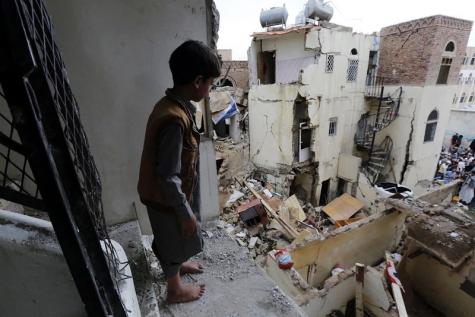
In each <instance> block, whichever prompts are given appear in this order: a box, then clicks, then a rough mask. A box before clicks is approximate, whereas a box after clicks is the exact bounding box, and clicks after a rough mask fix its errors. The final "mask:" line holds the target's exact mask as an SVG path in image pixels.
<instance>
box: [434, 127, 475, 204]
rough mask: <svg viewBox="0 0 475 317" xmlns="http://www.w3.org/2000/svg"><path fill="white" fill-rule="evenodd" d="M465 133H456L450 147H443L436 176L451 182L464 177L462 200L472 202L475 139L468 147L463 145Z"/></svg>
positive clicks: (467, 202)
mask: <svg viewBox="0 0 475 317" xmlns="http://www.w3.org/2000/svg"><path fill="white" fill-rule="evenodd" d="M462 140H463V135H459V134H457V133H456V134H454V135H453V136H452V139H451V145H450V147H449V148H448V149H446V148H443V149H442V153H441V156H440V160H439V164H438V167H437V173H436V176H435V178H436V179H439V180H443V181H444V183H449V182H451V181H453V180H455V179H463V181H464V182H463V184H462V187H461V189H460V193H459V197H460V202H461V203H462V204H465V205H469V204H470V203H472V200H473V198H474V196H475V192H474V191H475V139H473V140H471V142H470V145H469V146H468V147H464V146H463V145H462Z"/></svg>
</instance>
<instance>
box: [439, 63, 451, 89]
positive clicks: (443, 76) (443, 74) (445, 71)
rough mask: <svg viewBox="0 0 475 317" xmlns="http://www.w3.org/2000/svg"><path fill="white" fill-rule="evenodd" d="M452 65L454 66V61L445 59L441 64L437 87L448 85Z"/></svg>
mask: <svg viewBox="0 0 475 317" xmlns="http://www.w3.org/2000/svg"><path fill="white" fill-rule="evenodd" d="M450 65H452V59H451V58H447V57H444V58H442V63H441V64H440V70H439V76H438V77H437V85H444V84H447V78H448V77H449V72H450Z"/></svg>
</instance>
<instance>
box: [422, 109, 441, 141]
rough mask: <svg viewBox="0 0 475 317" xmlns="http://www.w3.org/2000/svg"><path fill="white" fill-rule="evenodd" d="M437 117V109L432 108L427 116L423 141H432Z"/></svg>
mask: <svg viewBox="0 0 475 317" xmlns="http://www.w3.org/2000/svg"><path fill="white" fill-rule="evenodd" d="M438 119H439V113H438V112H437V110H432V111H431V113H430V114H429V116H428V117H427V122H426V132H425V133H424V142H432V141H434V137H435V130H436V128H437V120H438Z"/></svg>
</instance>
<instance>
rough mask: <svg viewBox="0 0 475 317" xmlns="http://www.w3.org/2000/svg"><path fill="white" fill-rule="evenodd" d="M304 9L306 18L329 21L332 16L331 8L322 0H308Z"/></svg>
mask: <svg viewBox="0 0 475 317" xmlns="http://www.w3.org/2000/svg"><path fill="white" fill-rule="evenodd" d="M306 11H307V12H306V13H307V14H306V16H307V18H310V19H314V20H319V21H330V19H331V18H332V16H333V8H332V7H331V6H330V5H329V4H328V3H324V2H323V0H308V2H307V7H306Z"/></svg>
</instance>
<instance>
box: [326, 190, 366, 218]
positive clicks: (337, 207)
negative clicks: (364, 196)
mask: <svg viewBox="0 0 475 317" xmlns="http://www.w3.org/2000/svg"><path fill="white" fill-rule="evenodd" d="M363 207H364V204H363V202H361V201H360V200H358V199H356V198H354V197H352V196H350V195H348V194H346V193H345V194H343V195H341V196H340V197H338V198H336V199H334V200H333V201H332V202H330V203H329V204H328V205H326V206H325V207H323V208H322V210H323V211H324V212H325V213H326V214H327V215H328V216H329V217H330V218H332V219H333V220H335V221H339V220H347V219H349V218H350V217H351V216H353V215H354V214H355V213H357V212H358V211H359V210H361V209H362V208H363Z"/></svg>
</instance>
